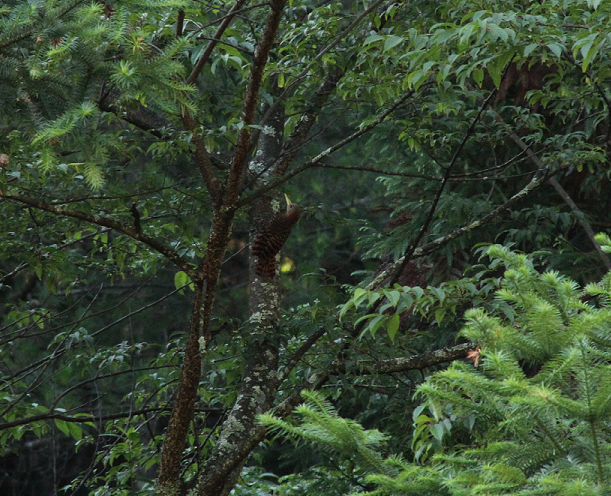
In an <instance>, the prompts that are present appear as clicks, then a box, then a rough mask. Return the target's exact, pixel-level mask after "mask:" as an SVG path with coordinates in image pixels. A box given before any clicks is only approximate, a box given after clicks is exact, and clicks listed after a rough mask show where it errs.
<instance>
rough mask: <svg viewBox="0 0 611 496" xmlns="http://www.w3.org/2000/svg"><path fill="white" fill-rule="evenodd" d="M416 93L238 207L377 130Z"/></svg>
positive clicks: (238, 205)
mask: <svg viewBox="0 0 611 496" xmlns="http://www.w3.org/2000/svg"><path fill="white" fill-rule="evenodd" d="M414 93H415V90H410V91H408V92H407V93H406V94H405V95H402V96H401V97H399V98H397V99H396V100H395V101H394V103H393V104H392V105H391V106H390V107H389V108H388V109H386V110H385V111H384V112H382V113H381V114H380V115H379V116H378V117H377V118H376V119H375V120H374V121H373V122H371V123H369V124H367V125H366V126H364V127H362V128H361V129H359V130H358V131H355V132H354V133H352V134H351V135H350V136H348V137H346V138H344V139H343V140H341V141H340V142H338V143H336V144H335V145H333V146H331V147H329V148H327V149H326V150H325V151H323V152H321V153H319V154H318V155H316V156H315V157H314V158H312V159H310V160H308V161H307V162H306V163H305V164H303V165H302V166H301V167H299V168H298V169H295V170H293V171H291V172H289V173H288V174H285V175H284V176H282V177H280V178H278V179H276V180H275V181H272V182H270V183H268V184H266V185H265V186H262V187H261V188H259V189H258V190H256V191H255V192H254V193H252V194H251V195H248V196H246V197H245V198H242V199H241V200H240V201H239V202H238V203H237V207H238V208H239V207H243V206H244V205H248V204H249V203H251V202H252V201H254V200H255V199H257V198H258V197H260V196H261V195H264V194H265V193H267V192H268V191H270V190H272V189H275V188H277V187H278V186H280V185H281V184H283V183H285V182H286V181H288V180H289V179H291V178H292V177H294V176H296V175H297V174H300V173H302V172H303V171H305V170H307V169H310V168H311V167H314V166H317V165H318V163H319V162H320V161H321V160H322V159H324V158H326V157H328V156H329V155H331V154H332V153H334V152H336V151H337V150H339V149H340V148H343V147H344V146H346V145H347V144H348V143H350V142H352V141H354V140H355V139H357V138H360V137H361V136H363V135H364V134H365V133H367V132H369V131H371V130H372V129H373V128H375V127H376V126H378V125H379V124H381V123H382V122H384V120H385V119H386V118H387V117H388V116H389V115H390V114H392V113H393V112H394V111H395V110H396V109H397V108H398V107H399V106H401V105H402V104H403V103H404V102H405V101H406V100H407V99H408V98H410V97H411V96H413V95H414Z"/></svg>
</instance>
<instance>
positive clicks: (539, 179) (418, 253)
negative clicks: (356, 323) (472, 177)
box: [367, 171, 547, 289]
mask: <svg viewBox="0 0 611 496" xmlns="http://www.w3.org/2000/svg"><path fill="white" fill-rule="evenodd" d="M538 172H543V171H538ZM546 179H547V175H546V174H544V173H541V174H539V173H537V174H534V176H533V178H532V179H531V181H530V182H529V183H528V184H527V185H526V186H524V187H523V188H522V189H521V190H520V191H518V192H517V193H516V194H515V195H513V196H512V197H511V198H510V199H509V200H507V201H506V202H505V203H503V204H502V205H499V206H498V207H496V208H495V209H494V210H492V211H491V212H490V213H488V214H486V215H484V216H483V217H482V218H481V219H479V220H476V221H473V222H471V223H470V224H467V225H466V226H464V227H461V228H459V229H456V230H455V231H453V232H451V233H449V234H446V235H445V236H440V237H439V238H437V239H435V240H433V241H431V242H430V243H426V244H424V245H422V246H421V247H419V248H416V249H415V250H414V252H413V255H412V258H415V257H422V256H424V255H427V254H428V253H431V252H433V251H435V250H437V249H438V248H440V247H441V246H443V245H446V244H448V243H449V242H450V241H453V240H454V239H456V238H459V237H460V236H463V235H465V234H467V233H469V232H471V231H473V230H475V229H477V228H479V227H482V226H484V225H486V224H488V223H489V222H491V221H492V220H494V219H495V218H496V217H498V216H499V215H500V214H501V213H503V212H504V211H505V210H507V209H508V208H510V207H512V206H513V205H514V204H515V203H517V202H518V201H519V200H521V199H522V198H525V197H526V196H527V195H528V194H529V193H530V192H531V191H532V190H533V189H535V188H537V187H538V186H540V185H541V184H542V183H543V182H544V181H545V180H546ZM402 263H403V257H401V258H400V259H398V260H397V261H396V262H395V263H394V264H393V265H392V266H391V267H390V268H388V269H387V270H385V271H383V272H381V273H380V274H379V275H378V276H377V277H376V278H375V279H374V280H373V281H371V282H370V283H369V284H368V285H367V288H368V289H372V288H377V287H379V286H380V285H381V283H382V281H384V279H386V278H387V277H388V275H389V273H390V274H392V273H394V271H395V270H396V268H397V267H398V266H399V265H401V264H402Z"/></svg>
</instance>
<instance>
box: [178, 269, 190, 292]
mask: <svg viewBox="0 0 611 496" xmlns="http://www.w3.org/2000/svg"><path fill="white" fill-rule="evenodd" d="M189 281H190V279H189V276H188V275H187V273H186V272H184V271H182V270H180V271H178V272H176V274H174V286H175V287H176V289H179V288H182V287H184V286H186V285H187V284H188V283H189Z"/></svg>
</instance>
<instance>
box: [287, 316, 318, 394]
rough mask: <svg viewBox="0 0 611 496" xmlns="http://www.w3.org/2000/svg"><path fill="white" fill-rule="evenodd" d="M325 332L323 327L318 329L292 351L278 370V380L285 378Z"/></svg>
mask: <svg viewBox="0 0 611 496" xmlns="http://www.w3.org/2000/svg"><path fill="white" fill-rule="evenodd" d="M326 333H327V330H326V329H325V328H322V327H321V328H320V329H318V330H317V331H316V332H315V333H313V334H312V335H311V336H310V337H309V338H308V339H306V341H305V342H304V343H303V344H302V345H301V346H300V347H299V349H298V350H297V351H296V352H295V353H293V356H291V358H290V359H289V361H288V362H287V364H286V365H285V366H284V368H283V369H282V371H281V372H280V376H279V379H278V381H279V382H282V381H284V380H286V379H287V378H288V376H289V374H290V373H291V371H292V370H293V369H294V368H295V366H296V365H297V364H298V363H299V361H300V360H301V359H302V358H303V356H304V355H305V354H306V353H307V352H308V350H309V349H310V348H311V347H312V346H314V344H316V341H318V340H319V339H320V338H322V337H323V336H324V335H325V334H326Z"/></svg>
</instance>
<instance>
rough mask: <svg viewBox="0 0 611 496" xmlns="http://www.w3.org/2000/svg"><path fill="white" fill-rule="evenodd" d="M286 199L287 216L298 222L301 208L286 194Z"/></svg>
mask: <svg viewBox="0 0 611 496" xmlns="http://www.w3.org/2000/svg"><path fill="white" fill-rule="evenodd" d="M284 197H285V198H286V216H287V217H288V218H289V219H291V220H295V221H296V220H297V219H299V216H300V215H301V208H299V205H297V204H296V203H293V202H291V200H289V197H288V196H287V195H286V193H285V194H284Z"/></svg>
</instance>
